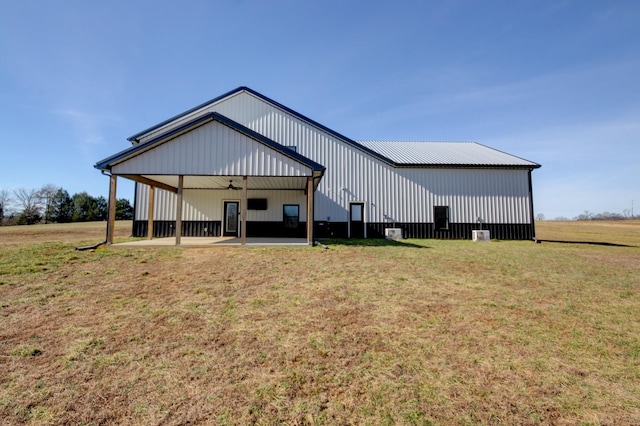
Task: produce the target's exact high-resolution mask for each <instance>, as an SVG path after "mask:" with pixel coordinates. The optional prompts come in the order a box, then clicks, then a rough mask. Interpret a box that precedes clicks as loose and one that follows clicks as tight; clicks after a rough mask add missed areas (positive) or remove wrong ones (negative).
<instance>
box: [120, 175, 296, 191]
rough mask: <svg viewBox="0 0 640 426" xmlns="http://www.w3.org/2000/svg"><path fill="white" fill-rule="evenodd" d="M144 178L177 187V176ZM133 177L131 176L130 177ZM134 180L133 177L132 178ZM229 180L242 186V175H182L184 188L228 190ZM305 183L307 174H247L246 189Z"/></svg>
mask: <svg viewBox="0 0 640 426" xmlns="http://www.w3.org/2000/svg"><path fill="white" fill-rule="evenodd" d="M141 176H142V178H144V179H145V180H150V181H155V182H159V183H161V184H164V185H167V186H170V187H172V188H177V187H178V176H173V175H141ZM131 178H133V177H131ZM134 180H135V179H134ZM229 181H231V182H232V183H233V186H234V188H242V185H243V181H242V176H189V175H185V176H184V189H220V190H228V187H229ZM306 185H307V176H294V177H292V176H248V177H247V188H248V189H268V190H276V189H300V190H304V189H305V188H306Z"/></svg>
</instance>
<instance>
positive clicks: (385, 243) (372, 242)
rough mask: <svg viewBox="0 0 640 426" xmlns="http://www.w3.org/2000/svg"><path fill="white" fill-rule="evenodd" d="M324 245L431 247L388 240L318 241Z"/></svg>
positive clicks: (335, 239)
mask: <svg viewBox="0 0 640 426" xmlns="http://www.w3.org/2000/svg"><path fill="white" fill-rule="evenodd" d="M318 241H319V242H321V243H322V244H324V245H326V246H328V247H331V246H358V247H409V248H416V249H428V248H430V247H427V246H422V245H419V244H414V243H411V242H408V241H407V240H387V239H386V238H326V239H318Z"/></svg>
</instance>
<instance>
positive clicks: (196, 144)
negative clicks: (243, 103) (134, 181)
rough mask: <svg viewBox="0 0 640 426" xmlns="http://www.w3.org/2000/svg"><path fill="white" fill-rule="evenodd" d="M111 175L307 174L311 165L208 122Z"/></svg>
mask: <svg viewBox="0 0 640 426" xmlns="http://www.w3.org/2000/svg"><path fill="white" fill-rule="evenodd" d="M112 171H113V173H115V174H156V175H179V174H183V175H217V176H311V174H312V172H311V168H310V167H308V166H306V165H304V164H302V163H300V162H298V161H296V160H293V159H291V158H290V157H287V156H286V155H284V154H282V153H281V152H278V151H276V150H275V149H273V148H271V147H269V146H267V145H264V144H262V143H260V142H257V141H255V140H254V139H251V138H249V137H248V136H245V135H243V134H241V133H238V132H237V131H235V130H233V129H231V128H229V127H227V126H225V125H223V124H221V123H219V122H217V121H211V122H209V123H206V124H204V125H202V126H200V127H198V128H195V129H193V130H191V131H189V132H187V133H184V134H182V135H180V136H178V137H176V138H174V139H172V140H170V141H168V142H165V143H162V144H160V145H159V146H157V147H155V148H153V149H151V150H148V151H146V152H143V153H141V154H139V155H137V156H135V157H133V158H130V159H128V160H125V161H123V162H122V163H119V164H116V165H115V166H114V167H113V169H112Z"/></svg>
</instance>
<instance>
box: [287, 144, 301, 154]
mask: <svg viewBox="0 0 640 426" xmlns="http://www.w3.org/2000/svg"><path fill="white" fill-rule="evenodd" d="M285 148H287V149H290V150H291V151H293V152H298V147H297V146H295V145H285Z"/></svg>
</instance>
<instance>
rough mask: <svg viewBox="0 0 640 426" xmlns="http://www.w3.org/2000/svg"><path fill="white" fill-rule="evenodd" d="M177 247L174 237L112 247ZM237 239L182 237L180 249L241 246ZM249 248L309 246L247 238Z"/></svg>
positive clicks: (291, 240) (297, 240) (297, 241)
mask: <svg viewBox="0 0 640 426" xmlns="http://www.w3.org/2000/svg"><path fill="white" fill-rule="evenodd" d="M175 245H176V239H175V238H174V237H168V238H154V239H152V240H138V241H129V242H126V243H116V244H112V245H111V247H171V246H175ZM241 245H242V242H241V240H240V238H237V237H182V239H181V244H180V247H213V246H241ZM246 245H247V246H308V245H309V243H308V242H307V239H306V238H253V237H249V238H247V244H246Z"/></svg>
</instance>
